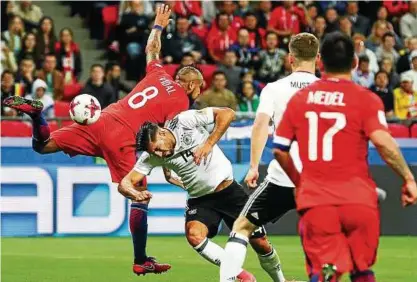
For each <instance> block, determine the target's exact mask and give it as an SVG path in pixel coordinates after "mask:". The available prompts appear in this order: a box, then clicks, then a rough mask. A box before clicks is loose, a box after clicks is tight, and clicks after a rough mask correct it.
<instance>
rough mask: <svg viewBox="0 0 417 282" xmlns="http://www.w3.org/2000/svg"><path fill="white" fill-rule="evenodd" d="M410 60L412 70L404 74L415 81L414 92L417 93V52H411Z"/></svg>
mask: <svg viewBox="0 0 417 282" xmlns="http://www.w3.org/2000/svg"><path fill="white" fill-rule="evenodd" d="M410 60H411V69H410V70H409V71H406V72H404V74H405V75H407V77H410V78H411V79H412V80H413V90H414V91H417V50H414V51H413V52H411V54H410Z"/></svg>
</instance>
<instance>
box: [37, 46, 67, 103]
mask: <svg viewBox="0 0 417 282" xmlns="http://www.w3.org/2000/svg"><path fill="white" fill-rule="evenodd" d="M56 66H57V62H56V57H55V55H54V54H47V55H46V56H45V60H44V61H43V67H42V69H40V70H39V71H38V72H37V73H36V76H37V77H38V78H40V79H42V80H43V81H45V83H46V86H47V91H46V92H47V93H51V94H53V98H54V100H62V97H63V94H64V77H63V76H62V73H61V72H60V71H59V70H57V69H56Z"/></svg>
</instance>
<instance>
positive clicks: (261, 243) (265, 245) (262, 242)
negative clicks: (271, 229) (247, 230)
mask: <svg viewBox="0 0 417 282" xmlns="http://www.w3.org/2000/svg"><path fill="white" fill-rule="evenodd" d="M249 242H250V244H251V246H252V248H253V250H254V251H255V252H256V253H257V254H260V255H266V254H269V253H271V252H272V246H271V244H270V243H269V241H268V239H267V237H266V236H263V237H260V238H251V239H249Z"/></svg>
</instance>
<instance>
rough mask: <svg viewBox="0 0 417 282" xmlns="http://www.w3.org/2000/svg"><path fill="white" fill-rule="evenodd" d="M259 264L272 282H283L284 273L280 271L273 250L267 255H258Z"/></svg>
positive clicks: (276, 255)
mask: <svg viewBox="0 0 417 282" xmlns="http://www.w3.org/2000/svg"><path fill="white" fill-rule="evenodd" d="M258 259H259V263H260V264H261V267H262V268H263V269H264V270H265V271H266V273H268V275H269V276H270V277H271V278H272V281H274V282H285V278H284V273H283V272H282V270H281V262H280V260H279V256H278V254H277V252H276V251H275V249H272V251H271V252H270V253H269V254H266V255H260V254H258Z"/></svg>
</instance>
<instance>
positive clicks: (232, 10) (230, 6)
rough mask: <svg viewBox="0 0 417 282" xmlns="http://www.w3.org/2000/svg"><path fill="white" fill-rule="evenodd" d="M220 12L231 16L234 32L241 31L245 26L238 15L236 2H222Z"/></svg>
mask: <svg viewBox="0 0 417 282" xmlns="http://www.w3.org/2000/svg"><path fill="white" fill-rule="evenodd" d="M220 3H221V4H220V11H221V12H222V13H225V14H227V15H228V16H229V21H230V26H231V27H232V28H233V29H234V30H236V31H237V30H239V29H240V28H241V27H242V26H243V20H242V18H241V17H239V16H238V15H236V10H237V5H236V3H235V2H234V1H221V2H220Z"/></svg>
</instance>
